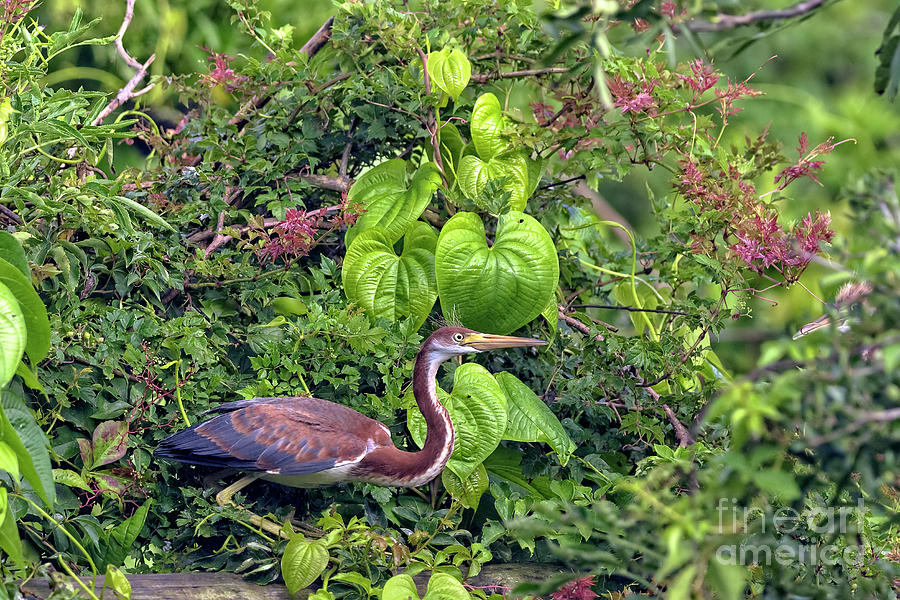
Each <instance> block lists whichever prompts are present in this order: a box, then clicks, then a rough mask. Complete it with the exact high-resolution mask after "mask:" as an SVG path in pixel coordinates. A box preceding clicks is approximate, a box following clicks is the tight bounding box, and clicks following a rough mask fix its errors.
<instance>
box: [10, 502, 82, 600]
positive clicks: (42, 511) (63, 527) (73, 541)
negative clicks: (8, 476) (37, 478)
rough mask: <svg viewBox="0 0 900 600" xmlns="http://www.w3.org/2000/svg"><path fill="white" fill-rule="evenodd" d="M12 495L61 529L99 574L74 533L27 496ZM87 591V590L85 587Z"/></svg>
mask: <svg viewBox="0 0 900 600" xmlns="http://www.w3.org/2000/svg"><path fill="white" fill-rule="evenodd" d="M10 495H11V496H15V497H16V498H21V499H22V500H24V501H25V502H27V503H28V504H30V505H31V506H32V507H33V508H34V509H35V510H36V511H37V512H38V513H39V514H40V515H41V516H42V517H44V518H45V519H47V520H48V521H50V522H52V523H53V524H54V525H56V526H57V527H59V528H60V530H62V532H63V533H64V534H65V536H66V537H67V538H69V540H70V541H71V542H72V543H73V544H75V547H77V548H78V549H79V550H80V551H81V553H82V554H84V557H85V558H86V559H87V561H88V564H89V565H91V572H92V573H93V574H94V575H97V574H98V571H97V565H96V564H94V559H92V558H91V555H90V554H88V552H87V550H85V549H84V546H82V545H81V542H79V541H78V539H77V538H76V537H75V536H74V535H72V533H71V532H70V531H69V530H68V529H66V526H65V525H63V524H62V523H60V522H59V521H57V520H56V519H54V518H53V517H52V516H50V514H49V513H47V511H45V510H44V509H43V508H41V507H40V506H39V505H38V504H37V503H35V502H34V501H33V500H31V499H30V498H28V497H27V496H23V495H22V494H16V493H11V494H10ZM60 562H61V563H64V562H65V561H63V560H62V559H60ZM67 570H68V569H67ZM73 577H74V575H73ZM76 579H78V578H77V577H76ZM78 581H79V582H80V581H81V580H80V579H78ZM81 585H82V587H85V586H84V584H83V583H82V584H81ZM85 589H87V588H86V587H85ZM88 593H90V592H88ZM91 596H92V597H94V598H96V597H97V596H94V594H91Z"/></svg>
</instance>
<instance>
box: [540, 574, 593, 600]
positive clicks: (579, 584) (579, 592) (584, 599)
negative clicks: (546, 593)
mask: <svg viewBox="0 0 900 600" xmlns="http://www.w3.org/2000/svg"><path fill="white" fill-rule="evenodd" d="M594 583H595V581H594V577H592V576H587V577H582V578H580V579H575V580H574V581H569V582H567V583H564V584H563V586H562V587H561V588H559V589H558V590H556V591H555V592H553V593H552V594H550V597H551V598H553V600H594V598H596V597H597V596H599V594H597V593H596V592H594V590H592V589H591V587H592V586H593V585H594Z"/></svg>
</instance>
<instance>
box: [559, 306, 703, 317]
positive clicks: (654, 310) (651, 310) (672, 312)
mask: <svg viewBox="0 0 900 600" xmlns="http://www.w3.org/2000/svg"><path fill="white" fill-rule="evenodd" d="M569 308H608V309H610V310H627V311H628V312H648V313H658V314H661V315H679V316H682V317H690V316H691V313H686V312H682V311H680V310H665V309H663V308H636V307H634V306H617V305H614V304H570V305H569Z"/></svg>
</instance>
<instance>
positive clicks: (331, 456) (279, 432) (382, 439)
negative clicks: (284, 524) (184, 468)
mask: <svg viewBox="0 0 900 600" xmlns="http://www.w3.org/2000/svg"><path fill="white" fill-rule="evenodd" d="M211 412H220V413H222V414H220V415H218V416H216V417H213V418H212V419H209V420H208V421H204V422H203V423H200V424H198V425H195V426H193V427H189V428H187V429H185V430H183V431H180V432H178V433H176V434H174V435H172V436H169V437H168V438H166V439H164V440H163V441H162V442H160V445H159V447H158V448H157V451H156V454H157V456H160V457H162V458H169V459H173V460H177V461H180V462H185V463H191V464H197V465H206V466H214V467H230V468H236V469H240V470H242V471H250V472H261V473H273V474H275V473H277V474H280V475H301V474H305V473H316V472H319V471H324V470H326V469H330V468H332V467H339V466H342V465H347V464H355V463H358V462H359V461H361V460H362V459H363V458H365V456H366V455H367V454H368V453H369V452H371V451H372V450H374V449H375V448H379V447H381V446H384V445H387V444H390V435H389V433H388V431H387V428H386V427H384V425H382V424H381V423H378V422H377V421H374V420H372V419H369V418H368V417H366V416H364V415H362V414H360V413H358V412H356V411H355V410H353V409H350V408H347V407H346V406H341V405H340V404H335V403H333V402H328V401H325V400H319V399H317V398H265V399H256V400H241V401H238V402H230V403H228V404H225V405H222V406H220V407H218V408H216V409H213V411H211Z"/></svg>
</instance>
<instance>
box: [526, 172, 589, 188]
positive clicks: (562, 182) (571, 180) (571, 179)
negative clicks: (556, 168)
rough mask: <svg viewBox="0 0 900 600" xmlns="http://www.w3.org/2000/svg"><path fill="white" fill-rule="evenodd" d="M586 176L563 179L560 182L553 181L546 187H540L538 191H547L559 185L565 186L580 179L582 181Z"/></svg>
mask: <svg viewBox="0 0 900 600" xmlns="http://www.w3.org/2000/svg"><path fill="white" fill-rule="evenodd" d="M585 177H586V175H578V176H577V177H569V178H568V179H563V180H562V181H554V182H553V183H548V184H547V185H542V186H541V187H539V188H538V189H539V190H549V189H550V188H555V187H559V186H561V185H566V184H568V183H572V182H573V181H578V180H580V179H584V178H585Z"/></svg>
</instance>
